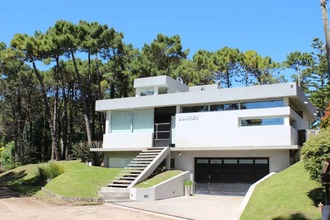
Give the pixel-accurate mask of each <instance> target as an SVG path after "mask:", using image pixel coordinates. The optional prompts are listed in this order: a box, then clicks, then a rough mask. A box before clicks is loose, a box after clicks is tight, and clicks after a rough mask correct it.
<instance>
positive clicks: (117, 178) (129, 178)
mask: <svg viewBox="0 0 330 220" xmlns="http://www.w3.org/2000/svg"><path fill="white" fill-rule="evenodd" d="M119 179H121V180H135V179H136V176H132V177H129V176H123V177H116V178H115V180H119Z"/></svg>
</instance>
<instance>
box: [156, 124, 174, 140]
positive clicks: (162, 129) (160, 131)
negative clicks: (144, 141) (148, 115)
mask: <svg viewBox="0 0 330 220" xmlns="http://www.w3.org/2000/svg"><path fill="white" fill-rule="evenodd" d="M170 131H171V124H170V123H155V140H156V141H167V140H170Z"/></svg>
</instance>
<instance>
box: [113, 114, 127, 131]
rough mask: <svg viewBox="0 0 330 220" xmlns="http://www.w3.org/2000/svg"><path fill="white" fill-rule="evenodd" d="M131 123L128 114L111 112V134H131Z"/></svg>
mask: <svg viewBox="0 0 330 220" xmlns="http://www.w3.org/2000/svg"><path fill="white" fill-rule="evenodd" d="M131 123H132V117H131V113H130V112H128V111H126V112H111V132H112V133H122V132H131Z"/></svg>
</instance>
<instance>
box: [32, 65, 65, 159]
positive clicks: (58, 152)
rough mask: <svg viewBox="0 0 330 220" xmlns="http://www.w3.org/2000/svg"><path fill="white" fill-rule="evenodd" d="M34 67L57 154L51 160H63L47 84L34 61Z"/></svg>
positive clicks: (53, 148)
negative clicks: (46, 87) (49, 102)
mask: <svg viewBox="0 0 330 220" xmlns="http://www.w3.org/2000/svg"><path fill="white" fill-rule="evenodd" d="M32 65H33V70H34V73H35V74H36V76H37V79H38V80H39V83H40V87H41V92H42V97H43V100H44V105H45V113H46V117H47V121H48V124H49V130H50V136H51V140H52V152H54V154H55V155H54V154H53V153H52V155H51V159H52V160H54V159H56V160H60V159H61V154H60V151H59V149H58V143H57V137H56V133H55V129H54V125H53V120H52V115H51V112H50V107H49V104H48V98H47V92H46V89H45V84H44V81H43V78H42V76H41V75H40V73H39V71H38V69H37V67H36V64H35V62H34V61H32Z"/></svg>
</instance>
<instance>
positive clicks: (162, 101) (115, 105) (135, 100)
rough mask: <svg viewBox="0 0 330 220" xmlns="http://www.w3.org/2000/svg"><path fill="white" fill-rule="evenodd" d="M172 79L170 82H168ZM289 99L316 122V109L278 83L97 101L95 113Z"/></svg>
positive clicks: (301, 95) (294, 89) (296, 88)
mask: <svg viewBox="0 0 330 220" xmlns="http://www.w3.org/2000/svg"><path fill="white" fill-rule="evenodd" d="M170 79H171V78H170ZM284 97H288V98H289V99H290V102H291V103H293V104H294V105H295V106H296V107H298V108H299V110H304V111H307V112H308V113H309V115H310V116H311V117H312V118H315V115H314V113H316V109H315V108H314V106H313V105H312V104H311V103H310V101H309V100H308V98H307V97H306V95H305V94H304V93H303V92H302V90H301V88H300V87H299V86H298V85H297V84H296V83H279V84H270V85H256V86H247V87H236V88H221V89H212V90H193V91H191V92H178V93H169V94H160V95H150V96H139V97H128V98H117V99H105V100H98V101H96V107H95V108H96V111H100V112H105V111H109V110H110V111H113V110H130V109H147V108H149V109H150V108H157V107H166V106H177V105H202V104H211V103H230V102H244V101H254V100H270V99H276V98H284Z"/></svg>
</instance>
